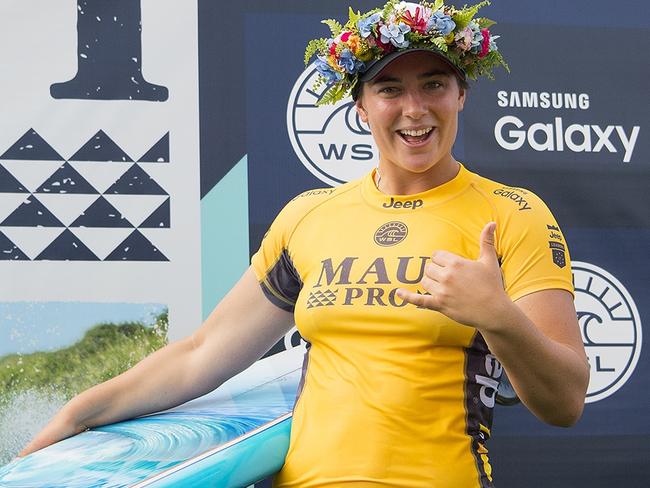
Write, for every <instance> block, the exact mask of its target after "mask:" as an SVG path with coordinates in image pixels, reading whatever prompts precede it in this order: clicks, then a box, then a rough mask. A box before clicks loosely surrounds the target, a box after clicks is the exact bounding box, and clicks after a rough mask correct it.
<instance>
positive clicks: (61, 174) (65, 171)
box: [36, 163, 99, 195]
mask: <svg viewBox="0 0 650 488" xmlns="http://www.w3.org/2000/svg"><path fill="white" fill-rule="evenodd" d="M36 193H84V194H91V195H92V194H97V193H99V192H98V191H97V190H95V188H93V186H92V185H91V184H90V183H88V181H87V180H86V179H85V178H84V177H83V176H81V175H80V174H79V173H78V172H77V170H76V169H74V168H73V167H72V166H70V165H69V164H68V163H63V164H62V165H61V166H60V167H59V169H57V170H56V172H55V173H54V174H53V175H52V176H50V177H49V178H48V179H47V181H45V182H44V183H43V184H42V185H41V186H40V187H39V188H38V189H37V190H36Z"/></svg>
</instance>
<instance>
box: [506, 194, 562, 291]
mask: <svg viewBox="0 0 650 488" xmlns="http://www.w3.org/2000/svg"><path fill="white" fill-rule="evenodd" d="M511 190H513V194H515V193H514V192H515V191H516V195H517V198H518V203H517V204H515V205H513V204H512V203H513V200H515V199H514V198H513V199H510V200H509V201H505V200H501V202H500V203H501V204H502V205H503V206H502V208H501V212H499V213H500V214H501V215H500V219H499V220H500V222H498V224H500V227H501V231H500V232H499V231H498V230H497V253H498V255H499V257H500V260H501V270H502V273H503V279H504V285H505V289H506V293H508V295H509V296H510V298H511V299H512V300H513V301H514V300H517V299H519V298H521V297H523V296H524V295H528V294H530V293H533V292H536V291H540V290H546V289H552V288H559V289H562V290H567V291H568V292H570V293H571V294H574V289H573V277H572V274H571V260H570V257H569V249H568V248H567V244H566V240H565V238H564V235H563V234H562V231H561V230H560V227H559V225H558V223H557V221H556V219H555V217H553V214H552V213H551V211H550V210H549V209H548V207H547V206H546V204H545V203H544V202H543V201H542V200H541V199H540V198H539V197H538V196H537V195H535V194H534V193H532V192H529V191H527V190H523V189H520V188H516V189H511ZM504 203H505V204H506V205H504Z"/></svg>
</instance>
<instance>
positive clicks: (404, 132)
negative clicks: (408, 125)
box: [399, 127, 433, 137]
mask: <svg viewBox="0 0 650 488" xmlns="http://www.w3.org/2000/svg"><path fill="white" fill-rule="evenodd" d="M432 130H433V127H427V128H426V129H420V130H410V129H406V130H401V131H399V132H400V134H402V135H405V136H412V137H419V136H423V135H425V134H428V133H429V132H431V131H432Z"/></svg>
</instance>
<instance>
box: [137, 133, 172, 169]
mask: <svg viewBox="0 0 650 488" xmlns="http://www.w3.org/2000/svg"><path fill="white" fill-rule="evenodd" d="M138 163H169V132H168V133H167V134H165V135H164V136H162V137H161V138H160V140H159V141H158V142H156V143H155V144H154V145H153V146H152V147H151V149H149V150H148V151H147V152H146V153H145V154H144V155H143V156H142V157H141V158H140V159H138Z"/></svg>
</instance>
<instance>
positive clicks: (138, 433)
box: [0, 347, 304, 488]
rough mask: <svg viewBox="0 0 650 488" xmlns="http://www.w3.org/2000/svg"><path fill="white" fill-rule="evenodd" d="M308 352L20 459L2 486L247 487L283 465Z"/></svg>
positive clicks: (267, 362) (272, 360) (1, 476)
mask: <svg viewBox="0 0 650 488" xmlns="http://www.w3.org/2000/svg"><path fill="white" fill-rule="evenodd" d="M303 353H304V348H302V347H297V348H293V349H290V350H288V351H285V352H283V353H280V354H276V355H274V356H271V357H269V358H265V359H263V360H261V361H258V362H257V363H255V364H254V365H253V366H251V367H250V368H249V369H248V370H246V371H244V372H243V373H241V374H240V375H238V376H236V377H235V378H233V379H231V380H230V381H228V382H227V383H224V385H222V386H221V387H219V388H217V389H216V390H215V391H213V392H211V393H209V394H207V395H205V396H203V397H200V398H197V399H195V400H192V401H191V402H188V403H186V404H184V405H181V406H178V407H176V408H173V409H170V410H167V411H164V412H160V413H156V414H153V415H147V416H144V417H140V418H137V419H133V420H128V421H124V422H119V423H116V424H112V425H107V426H102V427H98V428H94V429H91V430H88V431H86V432H83V433H81V434H79V435H76V436H74V437H71V438H69V439H65V440H63V441H60V442H58V443H56V444H53V445H51V446H48V447H47V448H45V449H42V450H40V451H38V452H35V453H33V454H31V455H29V456H26V457H24V458H21V459H17V460H15V461H13V462H11V463H9V464H7V465H6V466H4V467H1V468H0V486H3V487H8V488H17V487H21V488H28V487H39V488H40V487H43V486H47V487H52V488H55V487H61V488H63V487H65V488H77V487H91V486H101V487H103V488H112V487H126V486H129V487H137V488H140V487H154V488H160V487H168V486H169V487H171V486H174V487H185V486H187V487H190V486H191V487H196V486H216V487H220V488H221V487H223V488H239V487H248V486H250V485H251V484H252V483H254V482H256V481H259V480H262V479H264V478H266V477H268V476H270V475H272V474H273V473H275V472H277V471H278V470H279V469H280V468H281V467H282V464H283V462H284V457H285V455H286V452H287V449H288V446H289V433H290V429H291V414H292V409H293V405H294V402H295V398H296V393H297V390H298V384H299V381H300V377H301V366H300V364H301V362H302V359H301V358H302V354H303Z"/></svg>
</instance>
